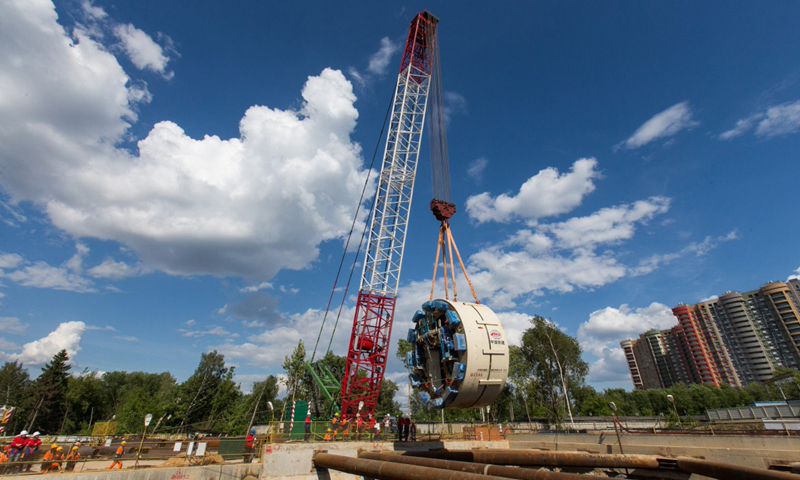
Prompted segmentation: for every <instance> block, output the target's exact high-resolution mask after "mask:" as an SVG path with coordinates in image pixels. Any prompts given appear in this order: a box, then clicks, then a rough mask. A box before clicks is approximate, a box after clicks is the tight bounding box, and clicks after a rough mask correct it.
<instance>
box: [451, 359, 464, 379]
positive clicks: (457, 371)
mask: <svg viewBox="0 0 800 480" xmlns="http://www.w3.org/2000/svg"><path fill="white" fill-rule="evenodd" d="M466 373H467V364H466V363H461V362H456V363H454V364H453V379H454V380H464V375H466Z"/></svg>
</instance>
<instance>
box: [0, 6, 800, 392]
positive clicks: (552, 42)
mask: <svg viewBox="0 0 800 480" xmlns="http://www.w3.org/2000/svg"><path fill="white" fill-rule="evenodd" d="M426 8H427V9H429V10H430V11H432V12H433V13H434V14H436V15H437V16H439V18H440V19H441V22H440V24H439V35H440V41H441V55H442V71H443V85H444V90H445V97H446V102H447V103H446V105H447V112H448V118H449V122H448V141H449V152H450V163H451V174H452V183H453V195H454V199H455V202H456V203H457V205H458V209H459V210H458V213H457V214H456V216H455V218H454V220H453V222H452V225H453V230H454V232H455V235H456V238H457V240H458V242H459V247H460V250H461V252H462V254H463V255H464V256H465V257H466V259H467V264H468V269H469V271H470V274H471V276H472V277H473V279H474V280H475V284H476V288H477V290H478V295H479V296H480V297H481V299H482V301H484V302H485V303H487V304H488V305H490V306H491V307H492V308H493V309H494V310H495V311H496V312H497V313H498V315H499V316H500V318H501V319H502V320H503V321H504V324H505V325H506V328H507V332H508V334H509V338H510V340H511V342H512V343H513V342H514V340H515V339H518V338H519V336H520V334H521V332H522V331H523V330H524V329H525V328H526V322H527V320H526V319H527V318H528V317H529V316H531V315H533V314H539V315H543V316H545V317H549V318H551V319H552V320H553V321H554V322H556V323H557V324H558V325H559V326H561V328H562V329H564V330H565V331H566V332H568V333H569V334H571V335H575V336H577V337H578V338H579V340H580V341H581V343H582V345H583V347H584V350H585V352H586V353H585V358H586V360H587V361H589V362H590V363H591V365H592V369H591V373H590V375H589V383H591V384H592V385H594V386H595V387H597V388H606V387H612V386H623V387H626V388H630V387H631V383H630V379H629V376H628V373H627V369H626V367H625V364H624V362H623V358H622V355H621V351H620V350H619V348H618V347H619V341H620V340H622V339H624V338H627V337H628V336H632V335H637V334H638V333H639V332H642V331H644V330H646V329H648V328H655V327H658V328H665V327H669V326H671V325H673V324H674V323H675V322H674V320H673V319H672V317H671V314H670V312H669V308H671V307H673V306H674V305H676V304H677V303H679V302H685V303H694V302H697V301H700V300H701V299H704V298H708V297H710V296H712V295H716V294H720V293H722V292H724V291H726V290H742V291H743V290H750V289H754V288H757V287H758V286H760V285H761V284H762V283H764V282H766V281H769V280H785V279H787V278H789V277H790V276H793V275H797V274H799V273H800V272H799V271H798V270H799V268H800V258H798V253H797V248H796V247H795V245H794V244H795V241H794V239H796V238H797V233H798V222H797V215H796V208H795V204H796V201H797V186H798V181H797V179H798V178H800V175H798V173H799V172H798V162H797V160H798V147H800V142H798V139H799V138H800V136H798V134H799V133H800V63H798V58H800V31H799V30H798V29H797V20H798V18H800V4H798V3H797V2H790V1H774V2H766V3H765V2H734V3H733V4H731V3H729V2H724V3H723V2H702V3H700V4H697V2H688V1H687V2H669V3H655V2H633V1H630V2H623V1H620V2H563V1H559V2H515V3H504V4H502V5H500V6H496V5H490V4H488V3H487V2H431V3H425V4H422V3H418V2H407V3H396V4H394V5H389V4H387V3H386V2H350V3H347V4H334V3H330V2H318V3H315V2H257V1H244V2H227V3H220V2H188V1H178V0H176V1H170V2H153V1H144V2H113V1H99V0H98V1H95V2H87V1H84V2H80V1H58V2H56V3H55V5H54V4H52V3H51V2H49V1H46V0H10V1H6V2H3V3H2V5H0V9H1V10H2V12H1V13H2V14H0V202H2V203H0V330H2V337H1V338H2V339H1V340H0V351H1V352H2V354H0V355H1V356H2V358H3V359H5V360H21V361H23V362H24V363H25V364H26V365H27V366H29V367H31V368H32V369H36V368H38V367H39V366H41V365H42V364H43V363H44V362H46V361H48V360H49V359H50V358H51V357H52V355H53V354H54V353H55V352H56V351H58V350H59V349H61V348H66V349H67V350H68V351H69V352H70V353H71V355H72V358H73V361H74V363H75V366H76V369H84V368H88V369H90V370H93V371H100V372H104V371H112V370H128V371H133V370H143V371H151V372H161V371H164V370H169V371H171V372H172V373H173V374H174V375H175V376H176V377H177V378H178V379H179V380H183V379H185V378H186V377H188V376H189V375H190V374H191V372H192V371H193V370H194V368H195V366H196V365H197V362H198V360H199V357H200V354H201V352H204V351H208V350H210V349H217V350H219V351H220V352H222V353H224V354H225V355H226V358H227V359H228V360H229V361H230V362H231V363H232V364H235V365H236V366H237V370H236V371H237V374H238V377H237V378H238V379H239V380H240V381H241V382H242V386H243V387H244V388H245V389H249V388H250V385H251V383H252V382H253V381H254V380H259V379H261V378H263V377H264V376H265V375H267V374H277V373H281V368H280V364H281V362H282V361H283V357H284V355H286V354H288V353H289V352H290V351H291V349H292V348H293V347H294V345H296V343H297V341H298V340H299V339H301V338H302V339H303V340H304V341H305V342H306V344H307V345H308V346H309V347H313V344H314V341H315V340H316V337H317V333H318V332H319V330H320V325H321V319H322V316H323V313H324V309H325V306H326V303H327V300H328V296H329V294H330V289H331V286H332V284H333V279H334V275H335V273H336V268H337V266H338V262H339V258H340V255H341V252H342V250H343V247H344V239H345V236H346V234H347V231H348V229H349V226H350V222H351V221H352V218H353V215H354V213H355V209H356V207H357V205H358V201H359V195H360V192H361V188H362V185H363V182H364V180H365V178H366V175H367V168H368V165H369V161H370V159H371V156H372V152H373V150H374V149H375V147H376V144H377V143H378V140H379V139H378V136H379V132H380V129H381V124H382V122H383V117H384V114H385V112H386V108H387V106H388V104H389V101H390V99H391V98H390V97H391V94H392V90H393V86H394V81H395V75H396V73H397V69H398V67H399V61H400V53H401V50H402V47H403V43H404V41H405V36H406V33H407V28H408V25H409V22H410V20H411V19H412V18H413V16H414V15H415V14H416V13H417V12H419V11H422V10H423V9H426ZM381 148H382V140H381ZM427 148H428V147H427V144H425V146H424V147H423V154H422V156H421V159H420V165H419V171H418V177H417V185H416V190H415V201H414V204H413V208H412V212H411V224H410V228H409V239H408V242H407V245H406V257H405V262H404V267H403V274H402V278H401V289H400V294H399V300H398V302H399V303H398V311H397V315H396V320H395V330H394V331H395V338H397V336H398V333H401V332H404V331H405V330H406V328H407V326H408V325H407V324H408V323H409V321H410V318H411V315H412V313H413V311H414V310H416V308H418V306H419V304H421V303H422V302H423V301H425V300H426V299H427V297H428V290H429V288H430V287H429V282H430V276H431V273H432V266H433V254H434V249H435V242H436V235H437V224H436V221H435V219H434V218H433V216H432V215H431V214H430V212H429V211H428V210H427V204H428V201H429V199H430V197H431V186H430V173H429V163H428V156H427ZM361 212H362V213H361V218H360V220H361V221H363V220H364V213H365V212H366V210H364V209H362V211H361ZM362 225H363V223H362ZM352 257H353V254H350V255H349V256H348V262H350V261H351V259H352ZM354 283H357V280H354ZM340 286H341V284H340ZM465 287H466V286H465V285H464V284H463V282H462V295H461V298H462V299H465V295H464V294H463V292H464V291H465ZM354 293H355V288H353V289H351V291H350V294H349V296H348V298H347V301H346V302H345V309H344V314H343V316H342V320H341V322H340V325H339V327H338V328H337V330H336V334H335V335H333V336H332V334H331V329H332V325H331V324H330V322H329V323H328V324H327V325H326V327H325V330H324V334H323V342H322V346H321V349H323V350H324V348H325V347H326V346H327V341H326V340H327V339H330V338H333V342H332V345H333V347H332V348H333V350H334V352H335V353H338V354H344V353H345V352H346V348H347V341H348V332H349V329H350V326H351V325H352V307H353V303H354V301H353V295H354ZM334 316H335V315H334ZM34 371H36V370H34ZM388 376H389V377H390V378H393V379H395V380H398V381H401V382H402V381H403V377H404V373H403V371H402V368H401V366H400V365H399V364H397V363H395V362H394V361H393V362H392V363H391V364H390V367H389V373H388Z"/></svg>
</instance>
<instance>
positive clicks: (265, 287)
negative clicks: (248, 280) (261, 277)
mask: <svg viewBox="0 0 800 480" xmlns="http://www.w3.org/2000/svg"><path fill="white" fill-rule="evenodd" d="M271 289H272V284H271V283H269V282H261V283H260V284H258V285H249V286H247V287H244V288H241V289H239V291H240V292H242V293H252V292H257V291H259V290H271Z"/></svg>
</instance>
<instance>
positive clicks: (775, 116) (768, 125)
mask: <svg viewBox="0 0 800 480" xmlns="http://www.w3.org/2000/svg"><path fill="white" fill-rule="evenodd" d="M798 130H800V100H798V101H796V102H794V103H784V104H783V105H776V106H774V107H770V108H768V109H767V112H766V114H765V115H764V118H763V119H762V120H761V121H760V122H759V123H758V127H756V135H760V136H762V137H775V136H778V135H786V134H789V133H794V132H796V131H798Z"/></svg>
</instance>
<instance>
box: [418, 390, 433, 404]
mask: <svg viewBox="0 0 800 480" xmlns="http://www.w3.org/2000/svg"><path fill="white" fill-rule="evenodd" d="M419 398H421V399H422V401H423V402H425V403H428V402H429V401H430V399H431V396H430V395H429V394H428V392H419Z"/></svg>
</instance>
